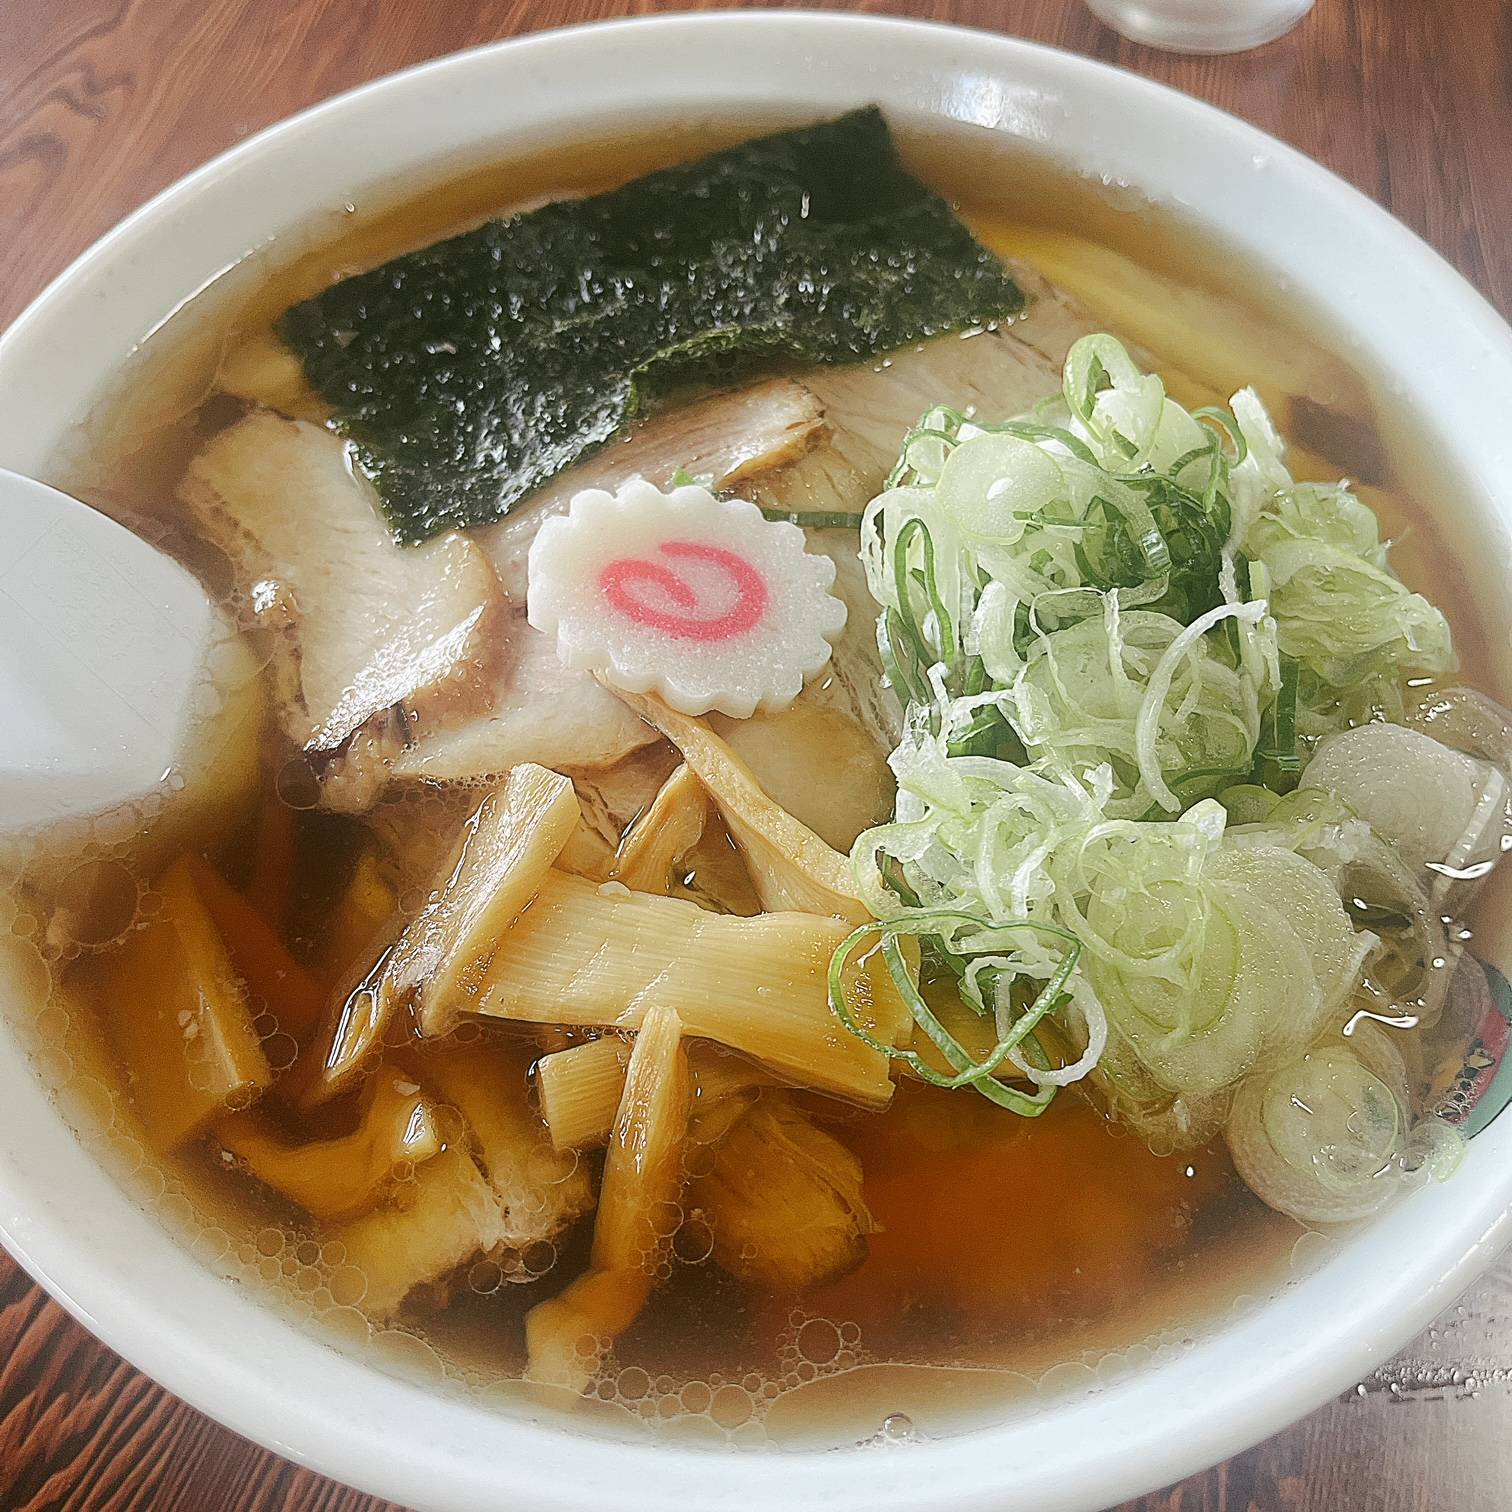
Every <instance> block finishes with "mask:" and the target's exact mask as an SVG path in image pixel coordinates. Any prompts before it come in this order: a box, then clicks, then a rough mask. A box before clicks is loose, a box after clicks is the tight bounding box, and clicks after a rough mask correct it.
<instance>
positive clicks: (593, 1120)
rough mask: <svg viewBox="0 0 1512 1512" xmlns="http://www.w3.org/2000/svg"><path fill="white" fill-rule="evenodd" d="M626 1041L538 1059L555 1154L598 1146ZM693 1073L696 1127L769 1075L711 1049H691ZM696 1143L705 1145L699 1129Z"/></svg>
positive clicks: (618, 1085) (616, 1094)
mask: <svg viewBox="0 0 1512 1512" xmlns="http://www.w3.org/2000/svg"><path fill="white" fill-rule="evenodd" d="M630 1049H631V1046H630V1042H629V1041H628V1040H625V1039H622V1038H621V1037H620V1036H619V1035H617V1034H606V1035H604V1036H603V1038H602V1039H596V1040H589V1041H588V1043H587V1044H585V1045H573V1046H571V1047H569V1048H568V1049H566V1050H557V1051H554V1052H553V1053H552V1054H550V1055H543V1056H542V1057H541V1059H540V1060H538V1061H537V1062H536V1067H535V1078H536V1092H537V1095H538V1097H539V1099H540V1104H541V1116H542V1117H543V1118H545V1120H546V1125H547V1127H548V1128H549V1129H550V1131H551V1142H552V1144H553V1145H554V1146H555V1147H556V1148H557V1149H558V1150H581V1149H588V1148H591V1147H592V1146H594V1145H600V1144H603V1143H604V1141H605V1140H607V1139H608V1138H609V1132H610V1130H611V1129H612V1128H613V1127H614V1115H615V1111H616V1109H618V1107H619V1101H620V1095H621V1094H622V1093H623V1092H624V1090H625V1066H626V1064H627V1063H628V1062H629V1059H630ZM688 1065H689V1068H690V1069H691V1071H692V1073H693V1087H694V1102H695V1122H698V1123H700V1124H702V1123H704V1122H706V1121H707V1120H706V1119H705V1117H704V1115H705V1114H706V1113H707V1111H708V1110H709V1109H710V1108H711V1107H712V1106H713V1105H714V1104H715V1103H719V1102H723V1101H725V1100H727V1099H729V1098H732V1097H737V1096H739V1095H741V1094H743V1093H746V1092H750V1091H752V1090H754V1089H755V1088H757V1087H762V1086H769V1085H771V1082H772V1078H771V1076H770V1075H769V1074H768V1073H766V1072H764V1071H763V1070H762V1069H761V1068H760V1067H759V1066H758V1065H756V1063H755V1062H754V1061H749V1060H747V1059H745V1057H744V1056H740V1055H731V1054H729V1053H728V1052H727V1051H725V1050H722V1049H720V1048H718V1047H717V1046H714V1045H708V1044H695V1045H694V1046H693V1047H692V1049H691V1050H690V1051H689V1054H688ZM699 1138H700V1140H702V1141H704V1142H707V1136H706V1135H705V1133H704V1130H703V1129H702V1128H700V1130H699Z"/></svg>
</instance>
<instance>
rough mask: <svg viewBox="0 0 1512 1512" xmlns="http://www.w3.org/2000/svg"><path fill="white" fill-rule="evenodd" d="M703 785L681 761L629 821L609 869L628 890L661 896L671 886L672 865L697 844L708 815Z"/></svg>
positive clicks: (669, 890)
mask: <svg viewBox="0 0 1512 1512" xmlns="http://www.w3.org/2000/svg"><path fill="white" fill-rule="evenodd" d="M708 813H709V799H708V795H707V793H706V792H705V791H704V785H703V783H701V782H700V781H699V780H698V778H697V776H696V775H695V774H694V772H693V770H692V768H691V767H689V766H688V765H687V763H686V762H685V763H684V764H683V765H682V766H680V767H678V769H677V770H676V771H675V772H673V774H672V775H671V776H670V777H669V778H667V780H666V781H665V782H664V783H663V784H662V785H661V789H660V791H659V792H658V793H657V795H656V798H655V799H654V801H653V802H652V804H651V807H650V808H648V809H647V810H646V812H645V813H644V814H642V815H641V816H640V818H639V819H637V820H636V821H635V823H634V824H633V825H631V827H630V829H629V831H628V832H627V833H626V835H625V838H624V840H623V841H622V842H621V844H620V848H619V854H618V855H617V856H616V857H615V858H614V864H613V866H612V867H611V868H610V870H609V875H610V877H611V878H612V879H613V880H614V881H616V882H623V883H624V884H625V886H626V887H628V888H629V889H630V890H631V892H652V893H661V894H663V895H667V894H670V892H671V891H672V872H673V868H674V867H675V866H676V865H677V864H678V863H679V862H680V861H681V860H682V859H683V857H684V856H686V855H687V854H688V852H689V851H690V850H692V849H693V847H694V846H695V845H697V844H698V842H699V840H700V839H701V838H702V836H703V832H704V822H705V820H706V819H707V818H708Z"/></svg>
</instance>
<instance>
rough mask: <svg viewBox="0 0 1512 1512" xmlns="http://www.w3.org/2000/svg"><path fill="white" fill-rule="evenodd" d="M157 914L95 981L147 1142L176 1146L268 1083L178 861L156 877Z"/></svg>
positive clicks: (231, 981) (244, 1004)
mask: <svg viewBox="0 0 1512 1512" xmlns="http://www.w3.org/2000/svg"><path fill="white" fill-rule="evenodd" d="M158 890H159V891H160V892H161V894H162V897H163V907H162V911H161V913H160V914H159V915H158V916H157V917H156V918H155V919H154V920H153V921H152V922H151V923H150V924H149V925H148V926H147V927H146V928H145V929H140V930H138V931H137V932H136V933H134V934H132V935H129V936H128V937H127V940H126V943H125V945H124V946H123V947H122V949H121V951H120V953H119V954H118V955H116V956H115V957H114V958H113V959H112V960H110V961H109V962H108V963H107V966H106V969H105V971H104V973H103V974H102V981H101V1003H100V1008H101V1016H102V1017H103V1018H104V1020H105V1023H106V1026H107V1030H108V1033H109V1035H110V1038H111V1040H112V1042H113V1044H114V1045H115V1048H116V1053H117V1054H118V1055H119V1056H120V1058H121V1060H122V1062H123V1063H124V1064H125V1066H126V1068H127V1072H128V1074H129V1077H130V1083H131V1092H132V1099H133V1101H134V1102H135V1103H136V1106H137V1111H138V1113H140V1114H141V1118H142V1122H143V1124H144V1125H145V1126H146V1130H147V1135H148V1138H149V1140H150V1141H151V1143H152V1144H153V1146H154V1147H155V1148H157V1149H160V1150H172V1149H177V1148H178V1147H179V1146H180V1145H182V1144H184V1143H185V1142H186V1141H187V1140H189V1139H191V1138H193V1137H194V1136H195V1135H197V1134H198V1133H200V1132H201V1130H203V1129H204V1127H205V1125H206V1124H208V1123H209V1122H210V1121H211V1120H212V1119H213V1118H215V1117H217V1116H218V1115H219V1114H221V1113H224V1112H227V1111H229V1110H233V1109H236V1108H241V1107H246V1106H247V1105H248V1104H250V1103H251V1102H252V1101H253V1100H254V1099H255V1098H256V1097H257V1096H258V1094H259V1093H261V1092H262V1091H263V1089H264V1088H266V1087H267V1086H268V1085H269V1083H270V1082H271V1081H272V1080H273V1073H272V1071H271V1069H270V1068H269V1066H268V1060H267V1057H266V1056H265V1055H264V1054H263V1050H262V1046H261V1045H260V1044H259V1043H258V1039H257V1032H256V1030H254V1028H253V1027H252V1011H251V1007H250V1005H249V1003H248V1001H247V991H246V988H245V987H244V986H243V984H242V981H241V978H240V977H238V976H237V974H236V971H235V969H234V967H233V966H232V963H231V958H230V956H229V955H228V954H227V952H226V946H225V944H224V942H223V941H222V939H221V936H220V933H219V931H218V930H217V929H216V927H215V922H214V920H213V919H212V918H211V916H210V914H209V912H208V911H207V909H206V907H205V903H204V900H203V899H202V898H201V896H200V892H199V889H198V888H197V887H196V886H195V882H194V873H193V871H192V869H191V867H190V865H189V862H188V861H187V860H184V859H181V860H179V861H176V862H175V863H174V864H173V865H172V866H170V867H169V868H168V870H167V871H166V872H165V873H164V874H163V876H162V877H161V878H160V879H159V881H158Z"/></svg>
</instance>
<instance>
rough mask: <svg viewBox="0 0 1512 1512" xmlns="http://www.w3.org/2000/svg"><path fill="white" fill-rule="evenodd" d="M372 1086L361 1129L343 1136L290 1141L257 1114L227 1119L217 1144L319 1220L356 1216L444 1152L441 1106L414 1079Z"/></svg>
mask: <svg viewBox="0 0 1512 1512" xmlns="http://www.w3.org/2000/svg"><path fill="white" fill-rule="evenodd" d="M368 1088H369V1090H368V1094H367V1104H366V1107H365V1108H364V1110H363V1113H362V1118H361V1121H360V1122H359V1123H358V1125H357V1127H356V1129H354V1130H353V1131H352V1132H351V1133H350V1134H343V1135H341V1136H340V1137H338V1138H336V1139H326V1140H318V1141H315V1142H312V1143H309V1144H290V1143H289V1142H288V1141H287V1140H286V1139H284V1138H282V1137H281V1136H280V1135H279V1134H278V1133H277V1131H276V1130H275V1129H274V1128H273V1127H272V1126H271V1125H270V1124H269V1123H268V1122H267V1120H266V1119H265V1118H264V1117H263V1115H262V1113H261V1111H260V1110H252V1111H250V1112H246V1113H233V1114H231V1115H230V1116H229V1117H227V1118H223V1119H222V1120H221V1121H220V1123H219V1124H217V1125H216V1127H215V1136H214V1137H215V1142H216V1144H217V1145H218V1146H219V1147H220V1148H221V1149H222V1150H225V1151H228V1152H229V1153H230V1154H231V1155H233V1156H234V1157H235V1158H236V1159H237V1160H239V1161H240V1162H241V1163H242V1164H243V1165H244V1166H245V1167H246V1168H247V1170H248V1171H250V1172H251V1174H252V1175H253V1176H255V1177H256V1178H257V1179H258V1180H259V1181H260V1182H262V1183H263V1184H264V1185H265V1186H270V1187H272V1188H273V1189H274V1190H275V1191H278V1192H282V1193H283V1195H284V1196H285V1197H287V1198H288V1199H289V1200H290V1201H291V1202H295V1203H297V1204H298V1205H299V1206H300V1207H302V1208H303V1209H304V1210H305V1212H307V1213H308V1214H309V1215H310V1216H311V1217H312V1218H326V1219H335V1218H354V1217H356V1216H357V1215H358V1214H359V1213H365V1212H367V1211H368V1210H369V1209H370V1208H373V1207H376V1206H377V1205H378V1203H379V1202H380V1201H381V1200H382V1198H383V1196H384V1194H385V1193H386V1192H387V1191H388V1190H389V1189H390V1187H392V1186H393V1184H394V1182H395V1181H396V1180H398V1179H399V1177H400V1176H402V1175H404V1174H405V1173H406V1172H410V1171H413V1170H414V1168H415V1167H416V1166H418V1165H420V1164H422V1163H423V1162H424V1161H427V1160H429V1159H431V1158H432V1156H435V1155H439V1154H440V1153H441V1150H442V1148H443V1138H442V1133H441V1129H440V1127H439V1126H438V1124H437V1121H436V1110H435V1105H434V1104H433V1103H432V1102H431V1100H430V1098H428V1097H427V1096H426V1095H425V1093H424V1092H422V1091H421V1090H420V1088H419V1087H417V1086H416V1085H415V1084H414V1083H413V1082H408V1081H406V1080H405V1078H404V1077H403V1076H401V1075H399V1074H398V1073H397V1072H395V1071H393V1070H389V1071H388V1072H387V1073H386V1074H379V1075H378V1076H375V1077H374V1078H373V1080H372V1081H371V1082H370V1083H369V1084H368Z"/></svg>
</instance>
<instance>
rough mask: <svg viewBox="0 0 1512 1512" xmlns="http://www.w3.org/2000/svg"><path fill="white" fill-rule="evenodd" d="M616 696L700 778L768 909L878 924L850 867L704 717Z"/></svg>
mask: <svg viewBox="0 0 1512 1512" xmlns="http://www.w3.org/2000/svg"><path fill="white" fill-rule="evenodd" d="M606 686H607V684H606ZM613 691H614V692H615V693H616V694H617V695H618V696H619V697H620V698H622V699H623V700H624V701H625V702H626V703H627V704H628V705H629V706H630V707H631V708H632V709H634V710H635V712H636V713H637V714H639V715H640V717H641V718H642V719H644V720H645V721H646V723H647V724H650V725H654V726H655V727H656V728H657V729H658V730H660V731H661V733H662V734H663V735H665V736H666V737H667V739H668V740H670V741H671V742H672V744H673V745H675V746H676V747H677V749H678V750H679V751H681V752H682V757H683V760H684V761H685V762H686V763H687V765H688V766H689V767H691V768H692V769H693V771H694V772H696V773H697V774H698V778H699V781H701V782H702V783H703V785H704V786H705V787H706V788H707V789H708V790H709V794H710V796H711V797H712V798H713V799H714V801H715V803H716V804H718V805H719V812H720V813H721V814H722V815H723V816H724V822H725V826H726V828H728V830H729V832H730V838H731V839H732V840H734V842H735V844H736V845H737V846H739V848H740V851H741V853H742V854H743V855H744V857H745V861H746V867H747V869H748V870H749V872H750V874H751V881H752V883H753V885H754V886H755V888H756V895H757V897H758V898H760V900H761V906H762V907H763V908H765V909H767V910H769V911H772V912H778V911H782V910H787V909H794V910H797V911H798V912H800V913H816V914H832V915H834V917H836V918H839V919H847V920H849V921H850V922H851V923H853V924H864V923H866V922H868V921H869V920H870V918H871V915H870V914H869V913H868V912H867V911H866V909H865V908H864V907H863V906H862V904H861V903H860V901H859V900H858V899H857V898H856V895H855V884H854V883H853V882H852V880H851V870H850V862H849V861H848V860H847V859H846V858H845V857H844V856H842V855H841V854H840V852H839V851H837V850H835V849H834V848H833V847H831V846H829V845H826V844H825V842H824V841H823V840H821V839H820V838H819V837H818V835H816V834H815V833H814V832H813V830H811V829H809V827H808V826H807V825H806V824H802V823H800V822H799V821H798V820H797V819H795V818H794V817H793V816H792V815H791V814H790V813H788V811H787V810H786V809H785V808H783V807H782V806H781V805H780V804H777V803H774V802H773V801H772V799H771V798H769V797H768V796H767V794H766V792H765V791H764V790H763V788H762V786H761V784H760V783H759V782H758V781H757V780H756V777H755V774H754V773H753V772H752V771H751V769H750V768H749V767H748V766H747V765H746V764H745V762H743V761H742V760H741V759H740V757H738V756H737V755H736V754H735V752H734V751H732V750H731V749H730V747H729V746H728V745H727V744H726V743H725V741H723V740H721V739H720V737H719V736H718V735H716V734H715V733H714V732H713V730H711V729H710V728H709V727H708V725H707V724H705V723H704V722H703V720H701V719H694V718H692V717H691V716H690V715H687V714H679V713H678V712H677V710H676V709H671V708H668V707H667V705H666V704H664V703H663V702H662V701H661V700H660V699H659V698H650V697H647V696H646V695H645V694H641V693H626V692H625V691H624V690H623V689H621V688H615V689H614V690H613Z"/></svg>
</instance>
